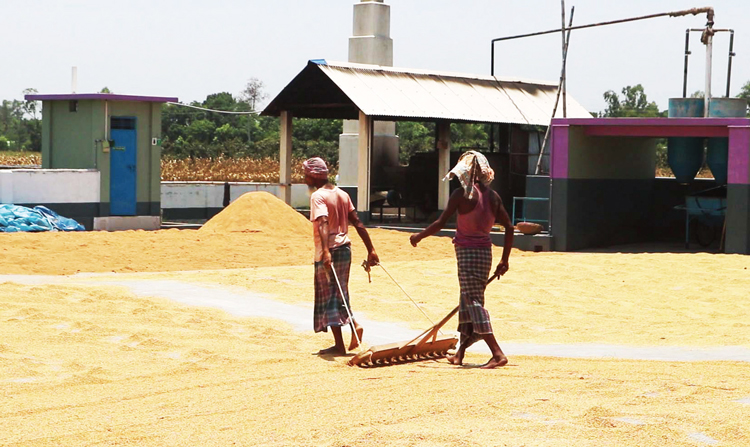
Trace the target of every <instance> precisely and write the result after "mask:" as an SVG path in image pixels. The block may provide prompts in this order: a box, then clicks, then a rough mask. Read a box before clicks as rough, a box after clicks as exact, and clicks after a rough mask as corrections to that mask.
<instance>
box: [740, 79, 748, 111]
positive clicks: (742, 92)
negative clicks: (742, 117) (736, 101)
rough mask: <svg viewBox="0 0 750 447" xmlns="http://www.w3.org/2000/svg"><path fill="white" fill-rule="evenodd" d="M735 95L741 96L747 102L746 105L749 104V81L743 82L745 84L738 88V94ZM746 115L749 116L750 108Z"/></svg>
mask: <svg viewBox="0 0 750 447" xmlns="http://www.w3.org/2000/svg"><path fill="white" fill-rule="evenodd" d="M737 97H738V98H743V99H744V100H745V101H747V102H748V105H750V81H747V82H745V85H743V86H742V88H741V89H740V94H739V95H737ZM747 116H750V110H748V112H747Z"/></svg>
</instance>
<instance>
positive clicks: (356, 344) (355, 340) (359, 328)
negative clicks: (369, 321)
mask: <svg viewBox="0 0 750 447" xmlns="http://www.w3.org/2000/svg"><path fill="white" fill-rule="evenodd" d="M354 328H355V329H356V331H357V336H356V337H355V336H354V334H352V341H351V342H349V350H350V351H353V350H355V349H357V347H359V342H361V341H362V334H364V332H365V330H364V329H362V326H360V325H356V326H354ZM358 339H359V340H358Z"/></svg>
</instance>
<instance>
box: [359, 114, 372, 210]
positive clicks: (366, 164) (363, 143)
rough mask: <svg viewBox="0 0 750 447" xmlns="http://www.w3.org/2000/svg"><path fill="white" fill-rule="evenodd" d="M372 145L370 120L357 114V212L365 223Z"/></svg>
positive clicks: (368, 201) (368, 203)
mask: <svg viewBox="0 0 750 447" xmlns="http://www.w3.org/2000/svg"><path fill="white" fill-rule="evenodd" d="M371 145H372V118H370V117H369V116H367V115H365V114H364V113H363V112H362V111H361V110H360V112H359V150H358V156H357V158H358V159H359V161H358V163H357V212H358V213H359V215H360V216H359V218H360V219H362V220H363V222H365V223H367V222H368V221H369V220H370V219H369V213H370V154H371V152H372V151H371V147H370V146H371Z"/></svg>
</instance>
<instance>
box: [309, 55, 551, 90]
mask: <svg viewBox="0 0 750 447" xmlns="http://www.w3.org/2000/svg"><path fill="white" fill-rule="evenodd" d="M309 63H311V64H315V65H324V66H327V67H332V68H337V67H338V68H353V69H357V70H371V71H387V72H391V73H408V74H419V75H437V76H446V77H453V78H466V79H480V80H485V81H496V82H511V83H517V84H533V85H544V86H549V87H557V85H558V83H557V82H552V81H541V80H535V79H523V78H508V77H498V76H485V75H478V74H472V73H460V72H452V71H436V70H425V69H419V68H404V67H389V66H385V65H375V64H360V63H356V62H340V61H328V60H326V59H311V60H310V61H309Z"/></svg>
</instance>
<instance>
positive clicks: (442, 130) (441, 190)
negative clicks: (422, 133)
mask: <svg viewBox="0 0 750 447" xmlns="http://www.w3.org/2000/svg"><path fill="white" fill-rule="evenodd" d="M437 131H438V138H437V151H438V178H437V181H438V209H439V210H440V211H444V210H445V208H447V207H448V199H449V198H450V182H449V181H447V180H446V181H443V177H444V176H445V174H447V173H448V171H450V169H451V165H450V163H451V123H449V122H444V121H441V122H439V123H438V125H437Z"/></svg>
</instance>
